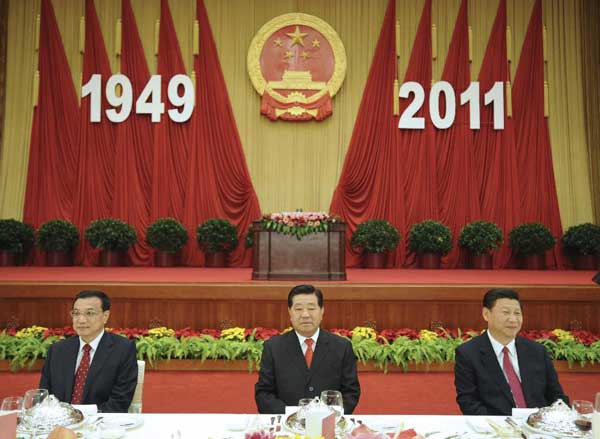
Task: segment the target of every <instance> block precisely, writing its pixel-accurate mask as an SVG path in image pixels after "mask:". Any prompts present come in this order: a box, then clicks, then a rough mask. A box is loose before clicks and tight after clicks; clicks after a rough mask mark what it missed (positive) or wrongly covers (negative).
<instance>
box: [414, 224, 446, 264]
mask: <svg viewBox="0 0 600 439" xmlns="http://www.w3.org/2000/svg"><path fill="white" fill-rule="evenodd" d="M408 247H409V249H410V251H412V252H414V253H416V254H417V263H418V266H419V268H440V267H441V266H442V256H445V255H447V254H448V253H450V250H452V232H451V231H450V229H449V228H448V226H446V225H444V224H442V223H441V222H439V221H432V220H426V221H422V222H420V223H417V224H415V225H413V226H412V227H411V229H410V233H409V235H408Z"/></svg>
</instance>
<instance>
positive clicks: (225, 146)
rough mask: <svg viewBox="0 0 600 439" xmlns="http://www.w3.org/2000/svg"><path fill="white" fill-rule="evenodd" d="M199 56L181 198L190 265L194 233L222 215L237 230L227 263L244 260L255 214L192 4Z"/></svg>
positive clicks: (202, 17)
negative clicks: (185, 185)
mask: <svg viewBox="0 0 600 439" xmlns="http://www.w3.org/2000/svg"><path fill="white" fill-rule="evenodd" d="M196 14H197V19H198V22H199V27H200V42H199V50H200V55H198V56H195V57H194V70H195V72H196V78H197V80H196V110H195V111H194V116H193V119H194V120H193V122H192V132H193V134H192V139H193V140H192V144H193V145H194V147H193V148H192V150H191V151H190V159H189V166H190V168H189V170H188V172H189V173H188V175H189V182H188V189H187V191H186V199H185V213H184V218H185V224H186V227H187V229H188V230H189V231H190V234H191V242H190V244H189V245H188V246H187V249H186V250H187V251H186V252H185V257H186V260H187V263H188V264H190V265H199V264H200V265H201V264H203V255H202V253H201V252H200V251H199V250H198V245H197V243H196V241H195V232H196V227H197V226H198V224H200V223H202V222H203V221H205V220H206V219H208V218H214V217H221V218H226V219H228V220H229V221H231V222H232V223H233V224H235V225H236V226H237V228H238V238H239V239H240V245H239V246H238V248H237V249H236V250H235V251H234V252H232V253H231V254H230V257H229V264H230V265H233V266H243V265H249V264H250V251H248V250H246V249H245V248H244V243H243V240H244V237H245V235H246V231H247V229H248V226H249V225H250V224H251V222H252V221H253V220H255V219H258V218H260V215H261V214H260V206H259V204H258V198H257V196H256V193H255V192H254V187H253V186H252V181H251V179H250V172H249V171H248V167H247V165H246V158H245V157H244V151H243V149H242V142H241V140H240V136H239V133H238V130H237V125H236V123H235V118H234V117H233V110H232V108H231V103H230V101H229V96H228V94H227V87H226V85H225V79H224V78H223V72H222V71H221V63H220V62H219V56H218V53H217V48H216V45H215V41H214V39H213V35H212V30H211V27H210V23H209V21H208V15H207V13H206V8H205V6H204V2H203V1H202V0H198V2H197V12H196Z"/></svg>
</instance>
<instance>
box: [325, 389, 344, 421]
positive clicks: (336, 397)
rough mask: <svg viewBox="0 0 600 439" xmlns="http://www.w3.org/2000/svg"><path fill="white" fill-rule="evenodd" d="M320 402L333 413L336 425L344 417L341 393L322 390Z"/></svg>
mask: <svg viewBox="0 0 600 439" xmlns="http://www.w3.org/2000/svg"><path fill="white" fill-rule="evenodd" d="M321 401H322V402H323V404H325V405H327V406H329V407H331V408H332V409H333V410H334V411H335V422H336V424H337V422H338V421H339V420H340V419H341V418H342V416H344V400H343V398H342V392H339V391H337V390H323V391H322V392H321Z"/></svg>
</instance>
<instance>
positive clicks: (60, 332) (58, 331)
mask: <svg viewBox="0 0 600 439" xmlns="http://www.w3.org/2000/svg"><path fill="white" fill-rule="evenodd" d="M73 335H77V333H76V332H75V330H74V329H73V328H72V327H71V326H64V327H62V328H48V329H46V330H45V331H44V334H43V337H44V338H45V339H46V338H48V337H52V336H57V337H71V336H73Z"/></svg>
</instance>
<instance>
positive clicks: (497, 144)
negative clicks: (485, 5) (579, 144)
mask: <svg viewBox="0 0 600 439" xmlns="http://www.w3.org/2000/svg"><path fill="white" fill-rule="evenodd" d="M508 80H509V69H508V61H507V55H506V0H500V4H499V5H498V11H497V13H496V18H495V20H494V24H493V26H492V31H491V34H490V38H489V41H488V45H487V49H486V52H485V55H484V58H483V63H482V66H481V71H480V73H479V83H480V92H481V93H480V97H481V102H480V108H481V110H480V112H481V129H479V130H476V131H475V138H474V153H475V154H474V158H475V162H474V169H476V170H477V171H478V175H477V176H476V180H475V187H478V188H480V191H479V201H480V206H481V217H482V219H484V220H487V221H492V222H495V223H496V224H497V225H498V227H500V229H501V230H502V231H503V233H504V236H505V243H504V245H503V246H502V247H501V248H500V249H499V251H498V252H497V253H496V255H495V256H494V268H501V267H504V266H505V265H506V264H507V263H508V262H509V259H510V248H509V247H508V244H507V241H508V233H509V232H510V230H511V229H512V228H513V227H514V226H516V225H517V224H519V222H520V220H521V216H520V191H521V187H522V185H521V184H520V182H519V173H518V172H517V153H516V147H515V136H514V120H513V119H512V118H510V117H506V112H505V113H504V129H503V130H496V129H494V126H493V106H492V105H487V106H486V105H484V104H483V102H484V101H483V95H484V94H485V93H486V92H487V91H488V90H490V89H491V88H492V86H493V85H494V83H495V82H496V81H502V84H503V88H504V84H505V83H506V82H507V81H508ZM504 102H505V105H506V96H505V99H504Z"/></svg>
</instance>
